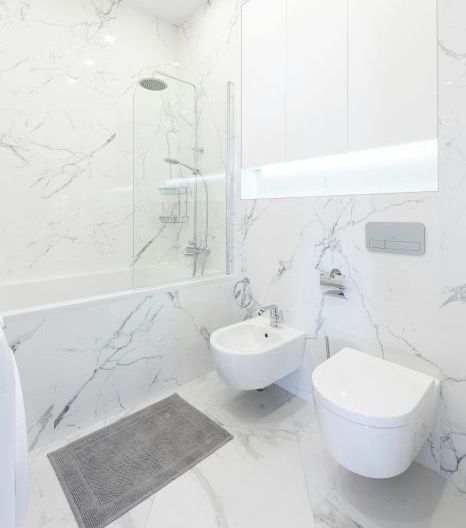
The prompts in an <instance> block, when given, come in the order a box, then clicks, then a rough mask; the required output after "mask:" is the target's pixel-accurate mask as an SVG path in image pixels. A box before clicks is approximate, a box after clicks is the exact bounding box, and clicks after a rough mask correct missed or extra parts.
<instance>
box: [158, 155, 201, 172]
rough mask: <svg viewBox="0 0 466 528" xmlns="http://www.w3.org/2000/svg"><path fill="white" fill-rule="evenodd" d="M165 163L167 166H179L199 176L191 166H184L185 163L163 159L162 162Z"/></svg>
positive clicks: (196, 170) (173, 159)
mask: <svg viewBox="0 0 466 528" xmlns="http://www.w3.org/2000/svg"><path fill="white" fill-rule="evenodd" d="M163 161H164V162H165V163H168V164H169V165H181V167H184V168H185V169H188V170H190V171H191V172H192V173H193V174H199V170H198V169H195V168H194V167H191V165H186V163H182V162H181V161H179V160H177V159H175V158H165V159H164V160H163Z"/></svg>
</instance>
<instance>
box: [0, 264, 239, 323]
mask: <svg viewBox="0 0 466 528" xmlns="http://www.w3.org/2000/svg"><path fill="white" fill-rule="evenodd" d="M233 278H234V274H232V273H230V274H228V273H225V272H219V273H216V274H213V275H210V276H209V277H202V278H191V279H187V280H181V281H173V282H166V283H164V284H158V285H154V286H147V287H143V288H131V289H128V290H120V291H117V292H114V293H105V294H100V295H94V296H88V297H78V298H76V299H71V300H68V301H60V302H56V303H48V304H40V305H34V306H31V307H28V308H20V309H15V310H4V311H3V312H1V313H0V317H4V318H5V319H6V320H8V319H19V318H22V317H27V316H30V315H34V314H38V313H50V312H63V311H72V310H77V309H82V308H86V307H89V306H97V305H100V304H109V303H113V302H120V301H125V300H129V299H132V298H138V297H144V296H146V297H147V296H149V297H152V296H155V295H158V294H164V293H168V292H173V291H177V290H184V289H187V288H193V287H198V286H207V285H210V284H216V283H221V282H231V283H232V282H233ZM6 322H8V321H6Z"/></svg>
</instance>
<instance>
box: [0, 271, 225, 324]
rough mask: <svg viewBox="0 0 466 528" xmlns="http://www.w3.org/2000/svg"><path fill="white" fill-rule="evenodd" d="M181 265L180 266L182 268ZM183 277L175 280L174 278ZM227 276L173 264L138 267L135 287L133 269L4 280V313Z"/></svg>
mask: <svg viewBox="0 0 466 528" xmlns="http://www.w3.org/2000/svg"><path fill="white" fill-rule="evenodd" d="M178 268H179V269H178ZM173 277H180V278H181V279H180V280H177V281H173V279H172V280H170V278H173ZM221 277H225V272H219V271H216V270H211V269H209V270H208V273H206V274H205V275H204V276H202V277H189V270H188V269H187V268H186V267H185V266H183V267H181V266H176V265H175V266H173V265H172V266H170V268H167V270H162V269H160V267H158V268H157V269H155V268H153V269H138V270H137V275H136V278H137V280H136V281H135V284H136V286H138V287H137V288H135V287H134V286H133V271H132V269H131V268H125V269H119V270H105V271H99V272H95V273H86V274H81V275H69V276H61V277H54V278H47V279H34V280H28V281H25V280H24V281H17V282H13V281H12V282H3V283H0V314H2V315H7V316H8V315H14V314H16V313H22V312H29V311H37V310H43V309H44V308H47V307H51V308H53V307H56V306H67V305H71V306H73V305H75V304H77V303H79V304H81V303H95V302H97V301H100V300H102V301H105V300H108V299H109V298H114V297H122V298H123V297H129V296H132V295H134V294H135V293H142V294H143V293H146V292H149V293H150V292H153V291H160V290H164V289H167V290H168V289H173V288H174V287H182V286H183V285H186V284H192V283H193V282H205V281H207V282H209V281H211V280H218V279H219V278H221Z"/></svg>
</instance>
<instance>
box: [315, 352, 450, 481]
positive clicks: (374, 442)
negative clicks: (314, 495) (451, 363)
mask: <svg viewBox="0 0 466 528" xmlns="http://www.w3.org/2000/svg"><path fill="white" fill-rule="evenodd" d="M312 384H313V388H314V400H315V403H316V412H317V418H318V421H319V424H320V427H321V429H322V435H323V438H324V442H325V444H326V446H327V449H328V450H329V452H330V454H331V455H332V456H333V457H334V458H335V460H336V461H337V462H339V463H340V464H341V465H342V466H344V467H345V468H347V469H349V470H350V471H352V472H354V473H358V474H359V475H363V476H365V477H372V478H389V477H394V476H395V475H398V474H400V473H403V472H404V471H405V470H406V469H408V467H409V466H410V465H411V463H412V462H413V460H414V458H415V457H416V455H417V454H418V452H419V450H420V449H421V446H422V444H423V443H424V441H425V440H426V439H427V437H428V436H429V434H430V433H431V431H432V428H433V425H434V421H435V417H436V414H437V409H438V404H439V398H440V382H439V380H438V379H435V378H433V377H431V376H428V375H426V374H423V373H421V372H417V371H415V370H412V369H409V368H407V367H404V366H401V365H398V364H396V363H392V362H390V361H386V360H383V359H379V358H377V357H375V356H371V355H369V354H363V353H362V352H358V351H356V350H353V349H351V348H345V349H343V350H342V351H341V352H339V353H338V354H335V356H333V357H332V358H330V359H329V360H327V361H325V362H324V363H322V364H321V365H319V366H318V367H317V368H316V369H315V370H314V373H313V375H312Z"/></svg>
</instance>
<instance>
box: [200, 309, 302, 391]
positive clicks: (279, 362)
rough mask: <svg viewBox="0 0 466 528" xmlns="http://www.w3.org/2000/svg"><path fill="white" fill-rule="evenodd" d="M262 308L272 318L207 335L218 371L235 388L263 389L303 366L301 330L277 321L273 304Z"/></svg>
mask: <svg viewBox="0 0 466 528" xmlns="http://www.w3.org/2000/svg"><path fill="white" fill-rule="evenodd" d="M265 308H268V309H270V311H271V320H270V319H269V318H268V317H265V316H263V317H255V318H254V319H249V320H247V321H243V322H241V323H237V324H234V325H231V326H227V327H225V328H221V329H220V330H216V331H215V332H214V333H213V334H212V336H211V338H210V343H211V346H212V351H213V354H214V358H215V363H216V366H217V371H218V373H219V374H220V377H221V378H222V379H223V381H224V382H225V383H226V384H227V385H230V386H232V387H234V388H235V389H241V390H253V389H262V388H264V387H267V386H269V385H271V384H272V383H275V382H276V381H278V380H279V379H281V378H283V377H285V376H287V375H288V374H291V372H293V371H295V370H297V369H298V368H300V367H301V365H302V362H303V356H304V333H303V332H301V331H299V330H295V329H294V328H290V327H289V326H286V325H283V324H279V320H280V318H279V312H278V310H275V307H274V306H271V307H265ZM265 308H264V309H265ZM274 310H275V311H274ZM271 322H272V324H273V325H274V326H272V325H271V324H270V323H271Z"/></svg>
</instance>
